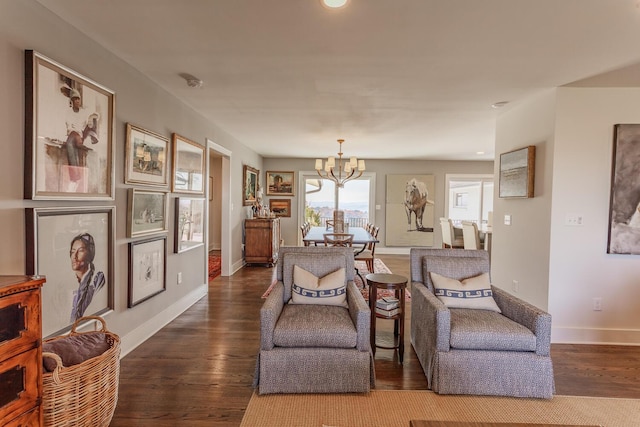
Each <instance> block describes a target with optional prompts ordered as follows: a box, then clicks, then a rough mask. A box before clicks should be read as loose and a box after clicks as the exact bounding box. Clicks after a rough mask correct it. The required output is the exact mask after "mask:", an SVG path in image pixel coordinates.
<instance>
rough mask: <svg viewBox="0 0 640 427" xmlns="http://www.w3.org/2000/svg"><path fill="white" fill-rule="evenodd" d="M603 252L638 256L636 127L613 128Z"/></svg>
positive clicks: (639, 138)
mask: <svg viewBox="0 0 640 427" xmlns="http://www.w3.org/2000/svg"><path fill="white" fill-rule="evenodd" d="M611 169H612V170H611V195H610V201H609V236H608V241H607V253H609V254H630V255H640V124H618V125H615V126H614V138H613V160H612V166H611Z"/></svg>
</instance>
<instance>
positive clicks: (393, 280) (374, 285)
mask: <svg viewBox="0 0 640 427" xmlns="http://www.w3.org/2000/svg"><path fill="white" fill-rule="evenodd" d="M366 279H367V285H368V286H369V308H370V309H371V351H373V354H374V355H375V354H376V347H378V348H385V349H395V348H397V349H398V360H400V363H402V360H403V358H404V314H405V313H404V307H405V301H404V299H405V290H406V289H407V278H406V277H404V276H400V275H399V274H386V273H373V274H367V276H366ZM378 289H389V290H393V291H395V296H396V298H398V300H399V301H400V311H399V312H398V313H397V314H396V315H394V316H384V315H382V314H377V313H376V299H377V296H378ZM377 318H380V319H393V322H394V325H393V336H394V339H395V344H396V345H394V346H391V347H388V346H381V345H376V319H377Z"/></svg>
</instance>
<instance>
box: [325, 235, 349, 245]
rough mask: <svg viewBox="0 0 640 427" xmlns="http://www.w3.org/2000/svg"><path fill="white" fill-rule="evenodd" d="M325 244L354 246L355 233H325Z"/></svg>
mask: <svg viewBox="0 0 640 427" xmlns="http://www.w3.org/2000/svg"><path fill="white" fill-rule="evenodd" d="M324 245H325V246H342V247H349V248H350V247H352V246H353V234H349V233H324Z"/></svg>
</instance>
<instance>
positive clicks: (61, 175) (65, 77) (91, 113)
mask: <svg viewBox="0 0 640 427" xmlns="http://www.w3.org/2000/svg"><path fill="white" fill-rule="evenodd" d="M115 102H116V101H115V93H114V92H113V91H112V90H110V89H107V88H106V87H104V86H102V85H101V84H99V83H97V82H95V81H93V80H91V79H89V78H88V77H85V76H83V75H81V74H79V73H77V72H75V71H73V70H71V69H70V68H67V67H65V66H64V65H62V64H59V63H57V62H55V61H53V60H51V59H49V58H47V57H46V56H44V55H41V54H40V53H38V52H35V51H33V50H26V51H25V132H24V136H25V144H24V150H25V156H24V170H25V176H24V197H25V199H31V200H86V199H92V200H113V198H114V166H113V165H114V144H115V140H114V129H115Z"/></svg>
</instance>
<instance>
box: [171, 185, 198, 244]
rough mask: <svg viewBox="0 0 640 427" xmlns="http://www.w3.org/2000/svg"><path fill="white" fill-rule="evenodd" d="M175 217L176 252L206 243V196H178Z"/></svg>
mask: <svg viewBox="0 0 640 427" xmlns="http://www.w3.org/2000/svg"><path fill="white" fill-rule="evenodd" d="M175 218H176V224H175V227H174V228H175V235H174V237H175V239H174V242H175V243H174V250H175V252H176V253H180V252H184V251H188V250H189V249H194V248H197V247H198V246H202V245H204V198H192V197H177V198H176V214H175Z"/></svg>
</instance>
